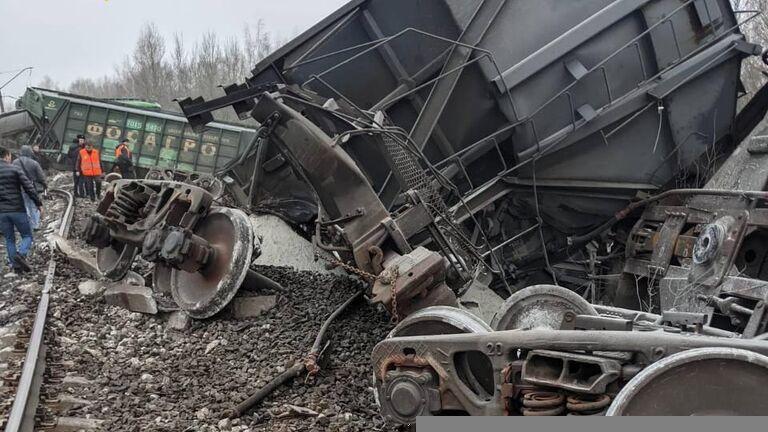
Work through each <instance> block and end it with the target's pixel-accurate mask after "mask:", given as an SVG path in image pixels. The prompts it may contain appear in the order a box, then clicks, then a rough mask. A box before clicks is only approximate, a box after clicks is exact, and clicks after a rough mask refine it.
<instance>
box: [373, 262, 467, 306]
mask: <svg viewBox="0 0 768 432" xmlns="http://www.w3.org/2000/svg"><path fill="white" fill-rule="evenodd" d="M445 270H446V265H445V262H444V259H443V257H442V256H440V254H438V253H436V252H433V251H429V250H427V249H425V248H423V247H419V248H417V249H416V250H414V251H413V252H411V253H409V254H406V255H402V256H398V257H393V258H391V259H390V260H389V261H387V262H386V268H385V269H384V271H383V272H382V273H381V274H379V275H378V277H377V279H376V281H375V282H374V285H373V288H372V292H373V295H374V297H373V301H375V302H378V303H381V304H383V305H384V306H385V307H386V308H387V309H389V310H390V313H392V315H397V316H398V317H405V316H407V315H409V314H411V313H413V312H414V311H416V310H419V309H423V308H424V307H427V306H455V305H456V304H457V303H456V296H455V295H453V293H452V292H451V291H450V290H449V289H448V288H447V287H445V286H444V281H445Z"/></svg>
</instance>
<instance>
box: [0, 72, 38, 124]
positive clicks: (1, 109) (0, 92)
mask: <svg viewBox="0 0 768 432" xmlns="http://www.w3.org/2000/svg"><path fill="white" fill-rule="evenodd" d="M28 70H32V66H27V67H25V68H24V69H22V70H20V71H18V72H17V73H16V75H14V76H13V77H11V79H9V80H8V81H6V82H5V83H4V84H3V85H1V86H0V114H2V113H4V112H5V104H4V103H3V89H4V88H5V86H7V85H8V84H10V83H11V81H13V80H15V79H16V78H17V77H18V76H19V75H21V74H23V73H24V72H25V71H28Z"/></svg>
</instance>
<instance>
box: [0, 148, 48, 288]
mask: <svg viewBox="0 0 768 432" xmlns="http://www.w3.org/2000/svg"><path fill="white" fill-rule="evenodd" d="M22 193H26V194H27V195H29V198H30V199H31V200H32V201H33V202H34V203H35V205H36V206H37V210H38V211H39V212H41V213H42V211H43V202H42V201H40V198H39V197H38V195H37V191H36V190H35V186H34V185H33V184H32V182H31V181H30V180H29V179H28V178H27V176H26V175H24V171H22V170H21V168H19V167H18V166H16V165H13V164H12V163H11V152H9V151H8V149H6V148H4V147H0V231H2V232H3V236H4V237H5V248H6V253H7V254H8V264H9V265H10V266H11V268H13V270H14V271H15V272H17V273H19V272H28V271H32V269H31V268H30V267H29V263H27V260H26V256H27V254H28V253H29V249H30V248H31V247H32V229H31V228H30V227H29V218H28V217H27V212H26V209H25V208H24V198H23V197H22ZM16 230H18V231H19V234H21V244H20V245H19V248H18V249H16Z"/></svg>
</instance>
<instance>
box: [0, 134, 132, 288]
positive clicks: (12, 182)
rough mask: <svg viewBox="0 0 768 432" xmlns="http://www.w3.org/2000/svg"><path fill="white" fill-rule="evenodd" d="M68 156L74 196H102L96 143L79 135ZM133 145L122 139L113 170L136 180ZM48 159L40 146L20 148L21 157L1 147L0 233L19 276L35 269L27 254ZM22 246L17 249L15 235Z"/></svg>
mask: <svg viewBox="0 0 768 432" xmlns="http://www.w3.org/2000/svg"><path fill="white" fill-rule="evenodd" d="M73 144H74V145H72V146H71V147H70V149H69V152H68V154H67V156H68V159H69V161H70V163H71V166H72V172H73V178H74V192H75V197H78V198H85V197H88V198H90V200H91V201H96V199H97V198H99V197H100V196H101V179H102V177H103V176H104V172H103V170H102V166H101V155H100V153H99V150H98V149H96V148H94V146H93V143H92V142H91V141H89V140H87V139H86V138H85V136H83V135H78V136H77V138H76V139H75V140H74V143H73ZM129 144H130V142H129V141H128V140H127V139H126V140H123V141H122V142H121V143H120V144H119V145H118V146H117V148H115V163H114V170H115V171H118V172H120V174H121V175H122V177H123V178H133V177H135V176H134V169H133V160H132V155H131V149H130V146H129ZM48 165H49V164H48V160H47V158H46V157H45V155H44V154H43V153H42V152H40V148H39V147H38V146H34V147H30V146H27V145H24V146H21V149H20V151H19V156H18V157H17V158H16V160H14V159H13V155H12V154H11V152H10V151H9V150H8V149H6V148H4V147H0V231H2V233H3V236H4V237H5V247H6V251H7V259H8V265H9V266H10V267H11V268H12V269H13V271H14V272H16V273H25V272H29V271H31V270H32V269H31V268H30V266H29V263H28V262H27V255H28V254H29V251H30V249H31V247H32V241H33V236H32V233H33V232H34V231H36V230H38V229H40V219H41V215H42V211H43V201H42V199H41V196H42V195H43V194H44V193H45V192H46V190H47V188H48V185H47V183H46V175H45V170H46V169H47V168H48ZM17 231H18V233H19V235H20V236H21V243H20V244H19V246H18V247H17V246H16V232H17Z"/></svg>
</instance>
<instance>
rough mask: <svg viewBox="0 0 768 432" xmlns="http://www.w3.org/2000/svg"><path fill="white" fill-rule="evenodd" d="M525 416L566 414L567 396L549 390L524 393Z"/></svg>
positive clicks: (523, 410)
mask: <svg viewBox="0 0 768 432" xmlns="http://www.w3.org/2000/svg"><path fill="white" fill-rule="evenodd" d="M521 399H522V400H521V403H522V405H523V409H522V412H523V415H524V416H537V417H538V416H557V415H561V414H563V413H564V412H565V396H564V395H563V394H562V393H558V392H554V391H547V390H529V391H524V392H523V393H522V398H521Z"/></svg>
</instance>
